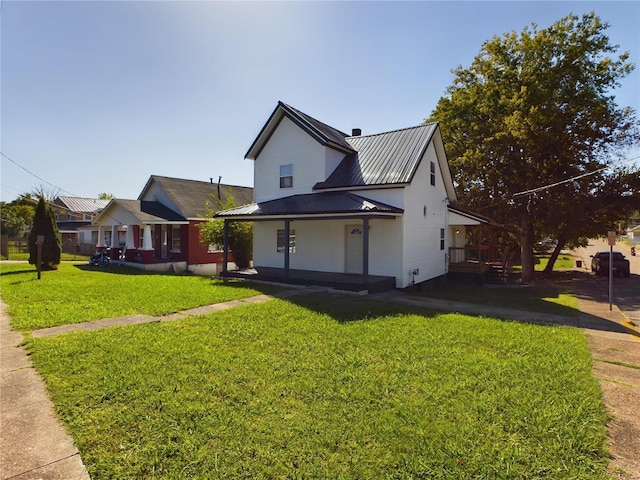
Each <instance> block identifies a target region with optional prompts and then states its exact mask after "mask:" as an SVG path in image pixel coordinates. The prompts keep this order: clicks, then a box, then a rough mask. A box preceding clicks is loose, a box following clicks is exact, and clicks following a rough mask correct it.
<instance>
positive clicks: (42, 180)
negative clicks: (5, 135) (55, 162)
mask: <svg viewBox="0 0 640 480" xmlns="http://www.w3.org/2000/svg"><path fill="white" fill-rule="evenodd" d="M0 155H2V156H3V157H4V158H6V159H7V160H9V161H10V162H11V163H13V164H14V165H15V166H16V167H18V168H21V169H22V170H24V171H25V172H27V173H28V174H29V175H32V176H34V177H35V178H37V179H38V180H40V181H41V182H44V183H46V184H47V185H49V186H50V187H53V188H55V189H56V190H59V191H61V192H64V193H68V194H69V195H71V196H72V197H79V198H81V197H80V195H76V194H75V193H71V192H69V191H68V190H65V189H64V188H60V187H58V186H57V185H54V184H53V183H51V182H47V181H46V180H45V179H44V178H42V177H39V176H38V175H36V174H35V173H33V172H31V171H29V170H27V169H26V168H25V167H23V166H22V165H20V164H19V163H18V162H16V161H15V160H14V159H13V158H11V157H10V156H9V155H7V154H5V153H4V152H0Z"/></svg>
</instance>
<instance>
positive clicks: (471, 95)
mask: <svg viewBox="0 0 640 480" xmlns="http://www.w3.org/2000/svg"><path fill="white" fill-rule="evenodd" d="M607 28H608V25H607V24H606V23H603V22H602V21H601V20H600V19H599V18H598V17H597V16H596V15H595V14H594V13H589V14H585V15H582V16H581V17H578V16H575V15H568V16H567V17H565V18H562V19H560V20H559V21H557V22H555V23H554V24H553V25H551V26H550V27H548V28H545V29H538V27H537V26H536V25H531V27H530V28H529V27H527V28H525V29H524V30H523V31H522V32H521V33H520V34H518V33H516V32H511V33H507V34H505V35H503V36H502V37H497V36H496V37H494V38H492V39H491V40H488V41H486V42H485V43H484V44H483V45H482V46H481V49H480V53H479V54H478V55H477V56H476V57H475V58H474V60H473V61H472V63H471V65H470V66H469V67H467V68H464V67H462V66H459V67H457V68H456V69H454V70H453V73H454V75H455V79H454V82H453V84H452V85H451V86H450V87H449V88H448V89H447V92H446V95H445V96H444V97H443V98H441V99H440V101H439V102H438V105H437V106H436V108H435V110H434V111H433V112H432V115H431V118H430V119H429V121H438V122H440V127H441V131H442V134H443V139H444V142H445V148H446V150H447V155H448V157H449V161H450V165H451V169H452V173H453V176H454V179H455V182H456V186H457V188H458V190H459V195H458V197H459V199H460V203H461V204H462V205H463V206H465V207H467V208H471V209H474V210H477V211H478V212H482V213H484V214H486V215H489V216H492V217H493V218H495V219H496V220H498V221H500V222H501V223H504V224H505V225H506V226H507V227H508V228H510V229H511V230H512V231H514V232H517V234H519V236H520V247H521V257H522V267H523V280H524V281H525V282H527V281H531V280H532V279H533V244H534V241H535V239H537V238H539V237H540V236H543V235H544V236H546V235H552V236H554V237H555V238H557V239H558V240H559V242H558V245H559V246H558V251H559V250H560V249H561V248H562V247H563V246H564V244H565V243H566V242H571V241H577V240H578V238H579V237H580V236H583V235H593V234H594V233H596V230H598V231H600V232H602V230H600V229H602V228H603V227H604V224H609V225H610V224H615V222H617V221H618V220H619V219H620V218H621V217H622V218H624V215H626V214H628V211H627V210H635V209H637V208H638V203H637V202H638V201H639V200H640V185H638V181H637V177H638V172H637V169H636V170H635V171H634V169H632V168H630V167H629V166H628V165H624V166H622V167H621V168H618V169H613V170H607V169H606V168H605V167H607V166H611V165H612V164H615V162H616V161H617V160H620V158H623V157H621V156H622V155H624V153H625V152H626V151H627V150H626V149H627V148H628V147H630V146H632V145H634V144H635V145H637V143H638V141H639V138H640V136H639V133H638V121H637V119H636V112H635V111H634V110H633V109H631V108H630V107H626V108H625V107H619V106H618V105H617V104H616V102H615V96H614V95H613V94H612V91H613V90H614V89H615V88H616V87H618V86H619V81H620V79H622V78H624V77H625V76H626V75H628V74H629V73H630V72H631V71H632V70H633V68H634V65H633V64H632V63H630V62H629V60H628V58H629V54H628V52H623V53H621V54H619V55H618V56H615V54H616V52H617V50H618V48H619V47H618V46H616V45H612V44H611V43H610V41H609V38H608V37H607V36H606V35H605V30H606V29H607ZM551 185H555V186H553V187H551ZM540 187H548V188H540ZM614 200H615V204H616V205H617V206H619V207H620V208H621V209H618V210H615V209H613V208H611V206H612V203H611V202H612V201H614ZM621 200H622V201H621ZM606 229H607V228H606V227H604V231H605V232H606ZM561 242H562V245H561Z"/></svg>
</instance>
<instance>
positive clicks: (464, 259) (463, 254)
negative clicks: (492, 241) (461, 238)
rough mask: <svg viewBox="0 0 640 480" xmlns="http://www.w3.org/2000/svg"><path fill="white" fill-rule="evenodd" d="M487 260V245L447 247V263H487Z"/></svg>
mask: <svg viewBox="0 0 640 480" xmlns="http://www.w3.org/2000/svg"><path fill="white" fill-rule="evenodd" d="M488 261H489V247H488V246H486V245H481V246H475V247H449V264H452V263H487V262H488Z"/></svg>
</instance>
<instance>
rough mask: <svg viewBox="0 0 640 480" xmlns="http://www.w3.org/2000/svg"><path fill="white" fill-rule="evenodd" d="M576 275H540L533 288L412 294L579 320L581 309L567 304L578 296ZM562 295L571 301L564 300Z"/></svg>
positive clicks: (458, 288) (448, 288)
mask: <svg viewBox="0 0 640 480" xmlns="http://www.w3.org/2000/svg"><path fill="white" fill-rule="evenodd" d="M572 273H573V272H571V271H566V272H554V273H553V274H551V275H543V274H542V273H536V276H535V282H534V283H532V284H531V285H522V284H520V283H519V282H517V283H510V284H508V285H486V286H480V285H461V284H455V283H449V284H447V285H445V286H443V287H439V288H435V289H431V290H425V291H420V292H413V293H411V294H410V295H415V296H418V297H424V298H433V299H440V300H448V301H452V302H456V301H457V302H464V303H471V304H476V305H483V306H495V307H499V308H509V309H514V310H526V311H530V312H538V313H545V314H550V315H560V316H567V317H574V318H575V317H576V316H578V314H579V310H578V309H577V308H576V307H574V306H571V305H566V304H565V302H566V301H570V298H571V296H572V295H574V294H575V289H574V286H573V276H572ZM562 296H567V298H561V297H562Z"/></svg>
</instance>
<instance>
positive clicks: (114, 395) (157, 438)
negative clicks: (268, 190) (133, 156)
mask: <svg viewBox="0 0 640 480" xmlns="http://www.w3.org/2000/svg"><path fill="white" fill-rule="evenodd" d="M3 267H4V266H3ZM74 269H76V270H78V269H77V267H69V268H65V269H63V268H61V269H60V270H58V272H46V274H47V275H49V277H52V276H54V275H55V273H58V274H64V275H66V274H68V275H74V274H77V272H76V271H75V270H74ZM79 271H81V272H84V273H85V274H87V273H88V274H90V276H89V277H81V278H89V279H93V278H94V276H98V277H99V278H103V277H105V276H106V277H109V276H118V277H120V275H119V274H116V273H107V272H106V271H90V272H87V271H86V270H79ZM65 272H66V273H65ZM2 273H3V277H4V276H5V275H6V277H7V279H10V278H14V279H18V278H22V280H21V281H12V282H7V283H4V281H5V280H6V279H4V278H3V284H2V287H3V288H2V295H3V298H4V300H5V302H7V303H8V304H9V305H10V308H11V309H12V310H13V309H15V308H16V306H17V304H20V303H21V302H22V301H23V298H24V297H25V296H28V294H29V292H30V291H31V292H38V289H39V288H41V287H40V285H39V284H38V283H37V281H33V280H30V279H29V278H28V277H20V276H21V275H25V274H21V273H15V274H7V273H8V272H6V271H5V270H4V268H3V272H2ZM30 275H33V273H32V272H31V273H30ZM155 277H159V278H161V279H164V281H166V282H172V281H175V282H176V283H171V286H172V287H171V288H172V289H173V290H176V293H175V295H176V296H178V297H179V296H181V295H188V291H189V290H192V289H194V284H192V283H190V282H192V281H193V280H194V278H193V277H190V276H171V275H157V276H153V275H151V276H148V275H132V276H131V282H133V283H131V284H130V285H129V289H131V291H133V292H144V294H146V293H147V290H146V289H145V288H146V287H145V286H144V284H145V283H146V282H153V281H155ZM171 278H172V279H174V280H169V279H171ZM43 280H46V279H45V277H44V276H43ZM196 280H197V279H196ZM104 281H106V280H104V278H103V279H102V280H100V281H97V284H93V283H92V282H91V281H89V280H86V283H84V282H85V281H84V280H82V279H80V280H76V283H84V290H87V291H92V292H93V294H94V295H99V294H100V292H101V291H102V288H101V285H102V283H101V282H104ZM41 282H42V280H41ZM210 282H211V280H209V279H200V283H197V284H195V288H199V289H205V290H206V289H207V288H211V289H222V290H224V289H225V288H229V289H232V290H233V289H236V290H239V291H240V292H241V293H242V294H244V293H245V292H246V287H245V288H242V287H241V286H240V285H238V284H233V285H230V286H224V285H212V284H211V283H210ZM29 289H30V290H29ZM79 289H81V288H79ZM16 291H21V292H22V297H21V296H20V295H15V292H16ZM86 295H87V296H89V295H90V294H89V293H87V294H86ZM8 297H9V298H10V299H9V298H8ZM130 297H135V295H130ZM37 305H39V307H38V308H39V309H40V310H42V309H48V312H49V315H53V316H57V315H58V312H61V311H63V310H64V308H65V307H63V306H62V305H60V304H58V303H52V304H47V303H46V302H38V303H37ZM38 308H36V307H34V311H35V310H37V309H38ZM26 347H27V348H28V350H29V351H30V353H31V357H32V359H33V361H34V364H35V366H36V368H37V369H38V371H39V372H40V373H42V375H43V376H44V378H45V380H46V382H47V385H48V388H49V390H50V392H51V395H52V398H53V400H54V403H55V405H56V409H57V412H58V414H59V415H60V416H61V418H62V420H63V422H64V423H65V425H66V426H67V428H68V430H69V432H70V433H71V435H72V436H73V438H74V441H75V444H76V445H77V447H78V448H79V450H80V454H81V456H82V459H83V461H84V462H85V464H86V465H87V468H88V470H89V473H90V475H91V477H92V478H93V479H94V480H95V479H111V478H167V479H174V478H202V479H209V478H231V479H236V478H344V479H355V478H357V479H369V478H372V479H373V478H375V479H382V478H394V479H409V478H424V479H432V478H433V479H479V478H487V479H488V478H491V479H502V478H504V479H512V478H523V479H534V478H545V479H547V478H550V479H606V478H608V477H607V475H606V466H607V463H608V453H607V450H606V443H607V437H606V428H605V423H606V420H607V415H606V411H605V408H604V405H603V403H602V401H601V393H600V389H599V387H598V383H597V381H596V379H594V378H593V376H592V375H591V359H590V355H589V351H588V348H587V344H586V339H585V336H584V333H583V332H582V331H580V330H578V329H573V328H569V327H545V326H539V325H531V324H520V323H517V322H505V321H499V320H496V319H490V318H476V317H473V316H465V315H459V314H435V313H433V312H429V311H424V310H420V309H415V308H409V307H402V306H398V305H395V304H386V303H382V302H379V301H372V300H371V299H370V298H368V297H356V296H343V295H331V294H314V295H301V296H297V297H292V299H291V300H290V301H285V300H272V301H269V302H267V303H262V304H252V305H245V306H241V307H238V308H235V309H231V310H224V311H220V312H216V313H212V314H209V315H206V316H198V317H190V318H187V319H181V320H176V321H172V322H163V323H150V324H143V325H135V326H129V327H114V328H109V329H105V330H100V331H94V332H76V333H71V334H66V335H62V336H59V337H52V338H38V339H33V338H28V340H27V342H26Z"/></svg>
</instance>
